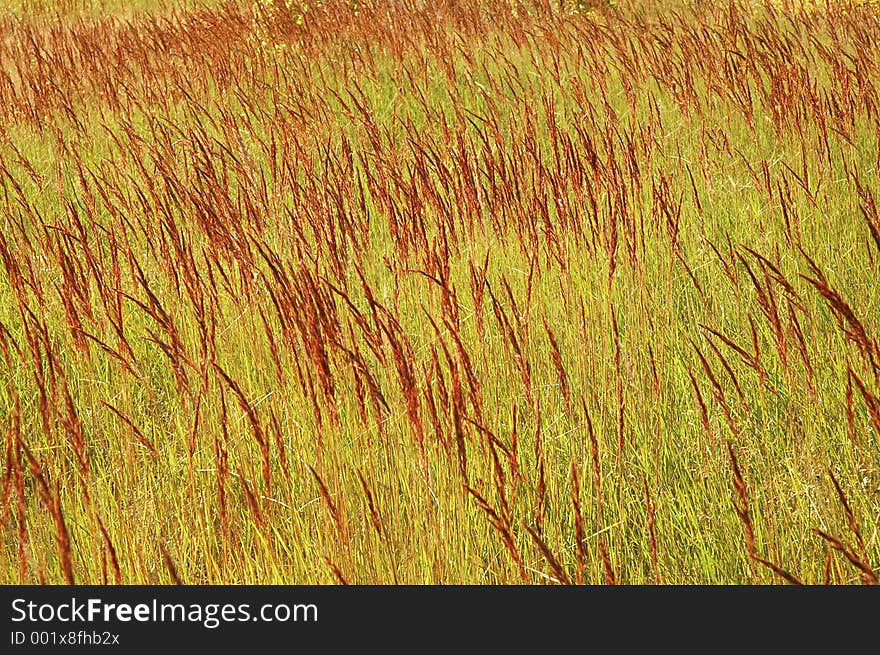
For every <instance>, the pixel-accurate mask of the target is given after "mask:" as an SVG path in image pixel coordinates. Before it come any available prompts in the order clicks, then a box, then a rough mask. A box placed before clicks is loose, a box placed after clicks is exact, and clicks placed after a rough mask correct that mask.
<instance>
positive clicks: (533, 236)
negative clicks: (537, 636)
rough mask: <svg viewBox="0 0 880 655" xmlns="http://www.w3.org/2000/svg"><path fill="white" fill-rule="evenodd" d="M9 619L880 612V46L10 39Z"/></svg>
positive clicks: (789, 16)
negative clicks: (186, 588) (457, 599)
mask: <svg viewBox="0 0 880 655" xmlns="http://www.w3.org/2000/svg"><path fill="white" fill-rule="evenodd" d="M2 9H3V12H2V18H0V191H2V193H0V261H2V266H0V438H2V449H0V450H2V453H0V469H2V490H0V523H2V533H0V583H7V584H8V583H37V582H47V583H64V582H68V583H72V582H76V583H119V582H122V583H143V584H153V583H170V582H183V583H188V584H199V583H249V584H262V583H334V582H347V583H400V584H404V583H484V584H507V583H515V584H516V583H529V584H531V583H535V584H543V583H581V582H587V583H624V584H642V583H655V582H656V583H676V584H677V583H696V584H707V583H724V584H727V583H732V584H743V583H777V582H785V581H788V582H793V583H797V582H806V583H831V584H844V583H876V582H877V580H878V568H880V538H878V531H880V436H878V435H880V338H878V329H880V214H878V202H880V197H878V192H880V189H878V166H880V94H878V84H880V50H878V49H877V47H876V45H875V44H876V43H877V42H880V5H878V4H877V3H876V2H842V1H838V0H829V1H828V2H822V3H808V4H801V3H797V2H788V1H786V2H775V1H774V2H770V1H769V0H768V1H767V2H765V3H760V2H747V1H745V0H730V1H728V0H721V1H719V2H711V3H696V2H686V1H684V0H670V1H668V2H667V1H665V0H663V1H661V0H620V2H619V3H617V4H614V3H603V2H599V1H598V0H596V2H575V1H574V0H567V1H566V2H564V3H563V2H556V1H549V0H546V1H531V2H526V1H523V2H512V1H510V0H501V1H495V0H492V1H489V0H486V1H484V2H483V1H480V0H460V1H458V2H453V1H451V0H446V1H440V2H429V1H427V0H399V1H393V0H374V1H371V0H363V1H360V0H349V1H347V2H343V1H333V0H328V1H325V2H318V1H313V2H300V1H299V0H288V1H286V2H285V1H281V0H276V1H275V2H270V1H268V0H260V1H258V2H235V1H233V2H210V3H200V2H192V1H188V2H184V1H183V0H180V1H175V0H165V1H164V2H149V1H147V0H139V1H138V2H131V3H128V2H122V1H116V0H103V1H101V0H89V1H83V0H67V1H65V2H58V3H56V4H55V5H53V6H49V7H46V6H45V4H44V3H32V2H28V1H27V0H21V1H12V2H9V1H4V2H2Z"/></svg>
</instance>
